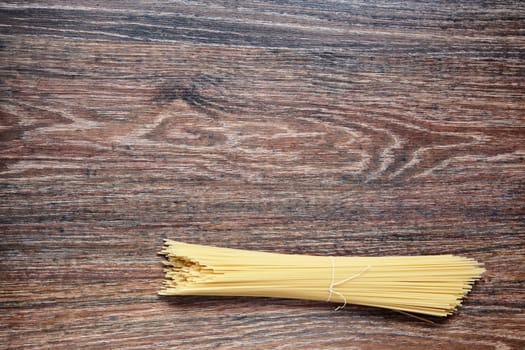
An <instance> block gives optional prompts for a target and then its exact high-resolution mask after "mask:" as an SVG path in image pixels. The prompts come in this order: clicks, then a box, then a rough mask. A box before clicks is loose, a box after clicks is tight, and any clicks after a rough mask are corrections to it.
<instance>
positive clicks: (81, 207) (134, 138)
mask: <svg viewBox="0 0 525 350" xmlns="http://www.w3.org/2000/svg"><path fill="white" fill-rule="evenodd" d="M0 18H1V20H0V40H1V44H0V67H1V68H0V77H1V82H0V84H1V85H0V98H1V103H0V111H1V116H0V118H1V119H0V120H1V128H0V179H1V180H0V184H1V190H0V210H1V226H0V231H1V240H0V254H1V262H0V266H1V267H0V274H1V275H0V283H1V288H0V308H1V312H0V347H1V348H6V349H7V348H9V349H22V348H32V349H36V348H53V349H71V348H90V349H109V348H127V349H141V348H177V349H183V348H187V349H197V348H201V349H202V348H224V349H253V348H295V349H299V348H306V349H312V348H315V349H317V348H331V349H388V348H391V349H399V350H401V349H419V348H426V349H519V348H523V347H524V346H525V335H524V334H525V313H524V304H525V302H524V297H525V293H524V280H525V272H524V271H525V266H524V252H525V224H524V222H525V220H524V218H525V208H524V203H525V180H524V178H525V161H524V157H525V143H524V141H525V128H524V127H525V93H524V92H525V85H524V76H525V61H524V59H525V7H524V5H523V3H521V2H520V1H491V2H486V1H462V2H461V4H455V3H453V2H448V1H430V0H428V1H406V2H390V1H348V2H342V1H277V2H265V1H235V2H228V1H210V2H208V1H195V2H185V1H170V2H161V1H146V0H144V1H127V2H121V1H113V0H107V1H93V0H83V1H67V2H66V1H53V0H48V1H4V2H2V4H1V5H0ZM167 237H169V238H172V239H177V240H181V241H187V242H193V243H202V244H214V245H219V246H227V247H235V248H248V249H259V250H266V251H272V252H282V253H308V254H321V255H373V256H380V255H389V254H410V255H412V254H441V253H454V254H461V255H465V256H468V257H473V258H476V259H478V260H480V261H482V262H484V263H485V265H486V268H487V269H488V271H487V272H486V273H485V275H484V276H483V278H482V280H481V281H480V282H479V283H477V284H476V285H475V287H474V290H473V291H472V293H471V294H470V295H469V297H468V298H467V300H466V301H465V305H464V307H462V308H461V310H460V311H459V313H458V314H457V315H455V316H453V317H450V318H448V319H446V320H442V321H439V320H437V321H436V324H435V325H430V324H427V323H424V322H420V321H418V320H416V319H413V318H410V317H407V316H404V315H401V314H398V313H395V312H392V311H388V310H380V309H373V308H366V307H358V306H347V307H346V308H345V309H344V310H343V311H339V312H335V311H334V305H330V304H326V303H322V302H310V301H294V300H283V299H275V300H274V299H264V298H214V297H183V298H161V297H158V296H157V295H156V292H157V290H158V289H159V287H160V285H161V282H162V278H163V274H162V269H161V258H160V257H159V256H157V255H156V253H157V252H158V251H159V250H160V247H161V244H162V239H163V238H167Z"/></svg>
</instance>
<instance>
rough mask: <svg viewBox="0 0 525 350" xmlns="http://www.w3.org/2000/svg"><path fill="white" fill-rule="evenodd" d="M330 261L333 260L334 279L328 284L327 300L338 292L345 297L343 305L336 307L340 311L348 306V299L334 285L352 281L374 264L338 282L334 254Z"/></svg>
mask: <svg viewBox="0 0 525 350" xmlns="http://www.w3.org/2000/svg"><path fill="white" fill-rule="evenodd" d="M330 261H331V262H332V279H331V282H330V286H328V292H329V294H328V299H326V301H327V302H329V301H330V300H331V299H332V295H334V294H337V295H339V296H340V297H341V298H342V299H343V305H339V306H338V307H336V308H335V311H339V310H341V309H344V307H345V306H346V304H347V300H346V297H345V295H344V294H343V293H341V292H338V291H336V290H335V289H334V287H337V286H339V285H341V284H343V283H346V282H348V281H351V280H353V279H354V278H357V277H359V276H361V275H362V274H363V273H365V272H366V271H368V270H369V269H370V268H371V267H372V266H371V265H368V266H366V267H365V268H364V269H363V270H361V271H360V272H358V273H356V274H353V275H351V276H349V277H347V278H345V279H342V280H340V281H338V282H336V281H335V258H334V257H333V256H331V257H330Z"/></svg>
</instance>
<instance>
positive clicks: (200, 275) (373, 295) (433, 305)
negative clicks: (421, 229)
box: [159, 240, 485, 316]
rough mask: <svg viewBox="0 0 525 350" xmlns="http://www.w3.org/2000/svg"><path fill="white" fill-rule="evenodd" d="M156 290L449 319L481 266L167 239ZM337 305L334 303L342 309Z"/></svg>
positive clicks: (456, 259)
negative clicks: (356, 307)
mask: <svg viewBox="0 0 525 350" xmlns="http://www.w3.org/2000/svg"><path fill="white" fill-rule="evenodd" d="M160 254H163V255H165V257H166V261H165V269H164V271H165V273H166V279H165V282H164V287H163V288H162V290H161V291H160V292H159V294H161V295H220V296H257V297H277V298H294V299H309V300H322V301H329V302H336V303H340V304H341V306H342V307H344V305H346V303H352V304H358V305H368V306H374V307H381V308H388V309H392V310H398V311H405V312H413V313H421V314H426V315H433V316H447V315H450V314H451V313H453V312H454V311H455V310H456V308H457V307H458V306H459V305H460V304H461V301H462V299H463V297H464V296H465V295H466V294H467V293H468V291H469V290H470V289H471V286H472V284H473V283H474V281H475V280H477V279H479V278H480V276H481V274H482V273H483V272H484V271H485V269H484V268H482V267H481V265H480V264H479V263H478V262H477V261H476V260H473V259H469V258H464V257H461V256H454V255H428V256H385V257H331V256H311V255H289V254H276V253H267V252H259V251H249V250H241V249H230V248H219V247H212V246H203V245H196V244H187V243H181V242H176V241H172V240H166V242H165V247H164V250H162V251H161V252H160ZM341 306H340V307H341Z"/></svg>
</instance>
